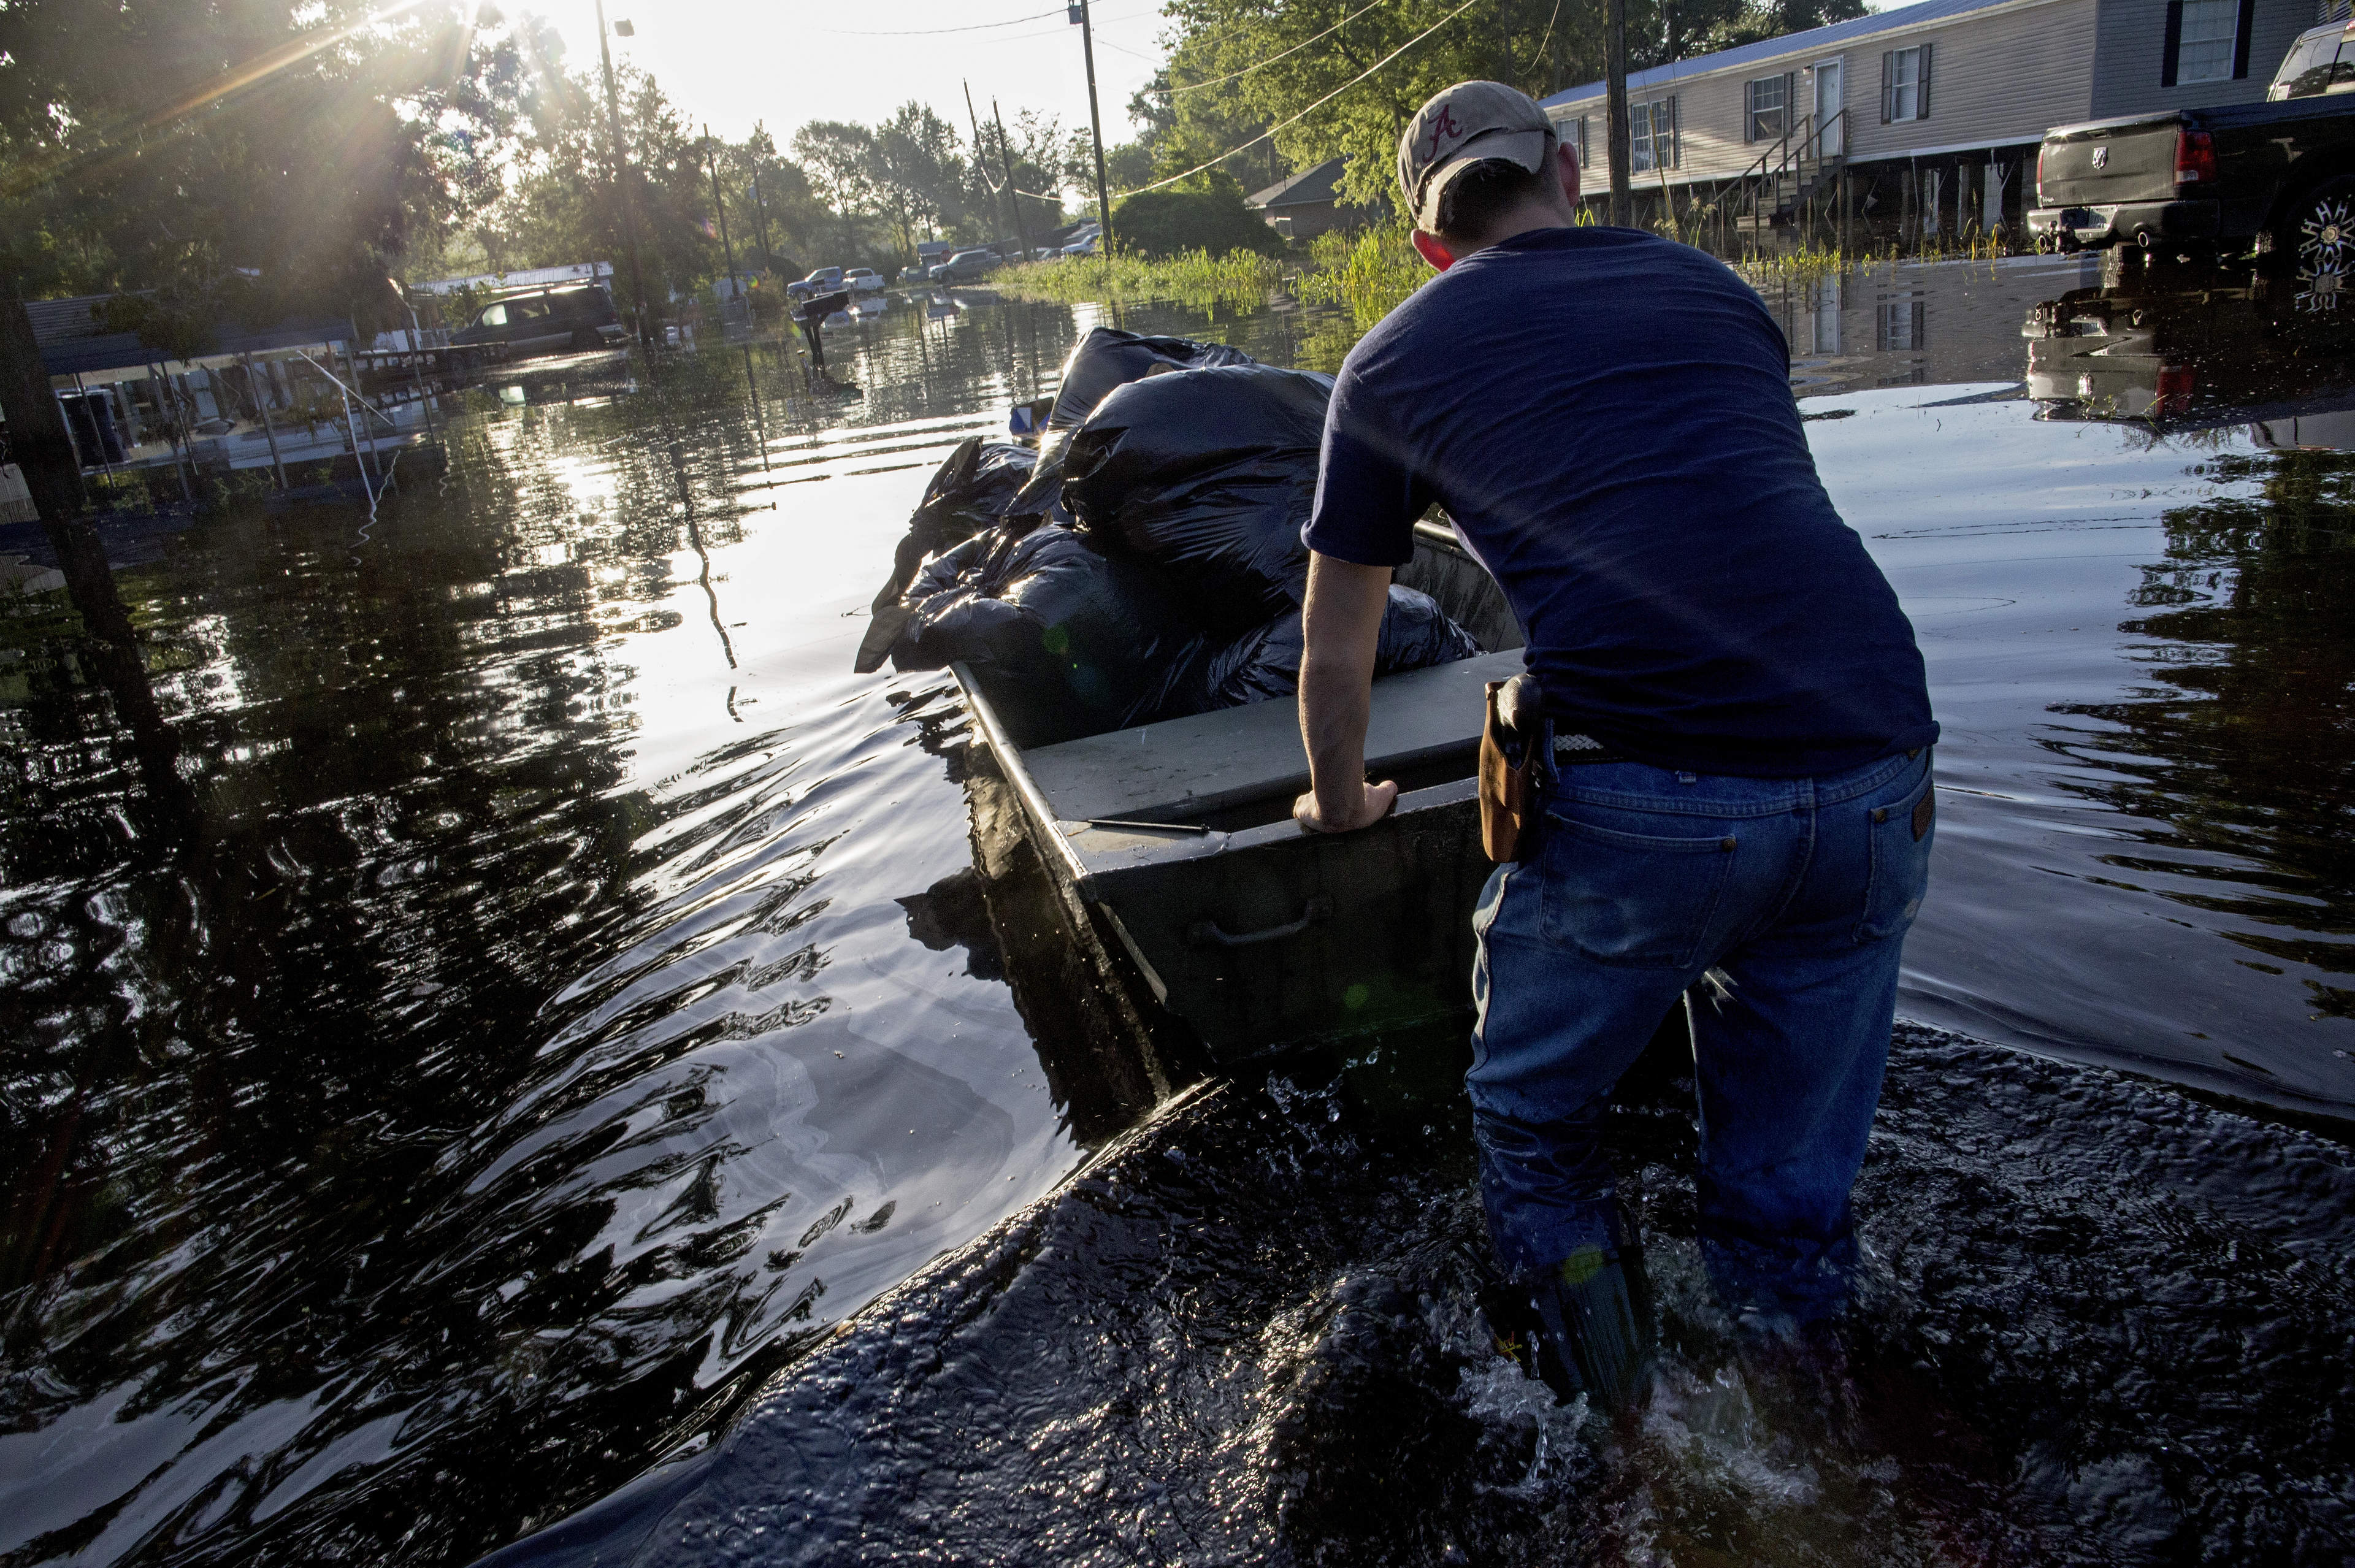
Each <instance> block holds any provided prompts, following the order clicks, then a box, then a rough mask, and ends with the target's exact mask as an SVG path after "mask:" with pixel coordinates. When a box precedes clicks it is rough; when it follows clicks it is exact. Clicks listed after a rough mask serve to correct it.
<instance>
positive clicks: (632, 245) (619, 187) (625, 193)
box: [597, 0, 1617, 347]
mask: <svg viewBox="0 0 2355 1568" xmlns="http://www.w3.org/2000/svg"><path fill="white" fill-rule="evenodd" d="M1616 3H1617V0H1614V4H1616ZM597 58H598V59H599V60H600V61H602V63H603V65H604V67H605V113H606V116H607V120H608V123H609V124H610V126H611V128H612V132H613V196H614V199H615V200H617V201H618V202H619V203H620V204H621V208H622V232H623V236H624V237H625V238H626V240H627V242H628V248H629V252H630V293H631V294H632V295H633V296H634V298H635V299H636V300H637V302H638V341H639V342H640V343H642V344H645V346H646V347H653V346H654V341H655V339H654V325H653V324H652V322H651V321H650V320H649V319H648V317H647V315H646V277H645V269H644V268H642V267H641V266H639V264H638V219H637V214H636V213H635V211H634V210H633V208H632V206H631V202H630V166H629V160H628V158H627V156H626V155H624V154H623V151H622V94H621V92H620V91H619V90H618V89H616V88H615V87H614V86H613V46H612V45H610V44H609V43H607V42H606V39H605V0H597Z"/></svg>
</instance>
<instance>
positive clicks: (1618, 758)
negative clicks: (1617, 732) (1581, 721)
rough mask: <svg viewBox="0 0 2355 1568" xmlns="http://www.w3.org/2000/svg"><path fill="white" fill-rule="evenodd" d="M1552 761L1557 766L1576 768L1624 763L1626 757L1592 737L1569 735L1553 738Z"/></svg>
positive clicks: (1623, 753)
mask: <svg viewBox="0 0 2355 1568" xmlns="http://www.w3.org/2000/svg"><path fill="white" fill-rule="evenodd" d="M1553 760H1554V762H1555V763H1556V764H1557V765H1568V766H1576V765H1579V764H1581V763H1624V762H1625V761H1627V756H1626V754H1625V752H1614V751H1613V750H1612V749H1611V748H1610V747H1609V746H1606V745H1604V743H1603V742H1602V741H1598V740H1596V739H1595V738H1594V737H1593V736H1592V735H1580V734H1571V735H1556V736H1555V737H1554V738H1553Z"/></svg>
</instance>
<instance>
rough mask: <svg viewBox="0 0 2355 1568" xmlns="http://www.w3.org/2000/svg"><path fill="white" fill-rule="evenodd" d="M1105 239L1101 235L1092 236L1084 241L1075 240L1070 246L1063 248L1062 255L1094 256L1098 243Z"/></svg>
mask: <svg viewBox="0 0 2355 1568" xmlns="http://www.w3.org/2000/svg"><path fill="white" fill-rule="evenodd" d="M1102 239H1103V235H1102V234H1100V233H1099V234H1090V235H1087V236H1086V237H1084V238H1082V239H1079V240H1072V241H1071V243H1070V244H1068V245H1066V246H1064V247H1063V251H1062V253H1063V254H1064V255H1066V256H1092V255H1094V254H1095V253H1096V243H1097V241H1099V240H1102Z"/></svg>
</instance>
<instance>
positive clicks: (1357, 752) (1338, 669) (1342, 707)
mask: <svg viewBox="0 0 2355 1568" xmlns="http://www.w3.org/2000/svg"><path fill="white" fill-rule="evenodd" d="M1390 592H1391V569H1390V568H1389V567H1387V566H1360V565H1359V564H1358V563H1357V562H1356V561H1349V560H1341V559H1340V558H1338V557H1337V556H1329V555H1322V554H1319V553H1316V552H1315V551H1311V552H1310V553H1309V557H1308V603H1306V604H1305V605H1303V606H1302V607H1301V612H1300V617H1301V655H1300V735H1301V741H1302V743H1303V744H1305V746H1306V747H1307V748H1308V779H1309V787H1308V793H1307V794H1306V795H1302V796H1301V797H1300V798H1299V799H1298V800H1295V801H1294V802H1293V803H1292V817H1293V820H1294V821H1295V822H1297V823H1299V824H1300V826H1301V827H1303V828H1305V830H1307V831H1308V832H1311V833H1347V832H1348V831H1350V830H1351V829H1352V828H1358V827H1370V826H1372V825H1373V824H1374V823H1377V822H1380V820H1381V819H1382V818H1383V817H1385V816H1389V815H1390V810H1391V806H1392V805H1395V804H1396V803H1397V801H1398V785H1397V784H1392V783H1391V782H1390V781H1389V780H1387V779H1385V780H1383V781H1382V782H1381V783H1380V784H1368V783H1367V782H1366V716H1367V714H1368V712H1369V710H1370V709H1371V708H1372V706H1373V688H1374V650H1375V648H1376V646H1377V645H1379V644H1380V640H1381V634H1382V612H1383V611H1384V610H1385V609H1387V608H1388V607H1389V605H1390Z"/></svg>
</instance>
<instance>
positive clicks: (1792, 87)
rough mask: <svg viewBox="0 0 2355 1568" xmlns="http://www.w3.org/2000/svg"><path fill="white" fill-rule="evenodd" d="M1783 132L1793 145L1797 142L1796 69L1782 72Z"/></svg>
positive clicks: (1797, 96)
mask: <svg viewBox="0 0 2355 1568" xmlns="http://www.w3.org/2000/svg"><path fill="white" fill-rule="evenodd" d="M1783 134H1785V136H1788V137H1789V138H1790V139H1791V143H1792V144H1793V145H1794V146H1796V145H1797V144H1798V141H1799V73H1798V72H1797V71H1796V70H1786V71H1785V72H1784V73H1783Z"/></svg>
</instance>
